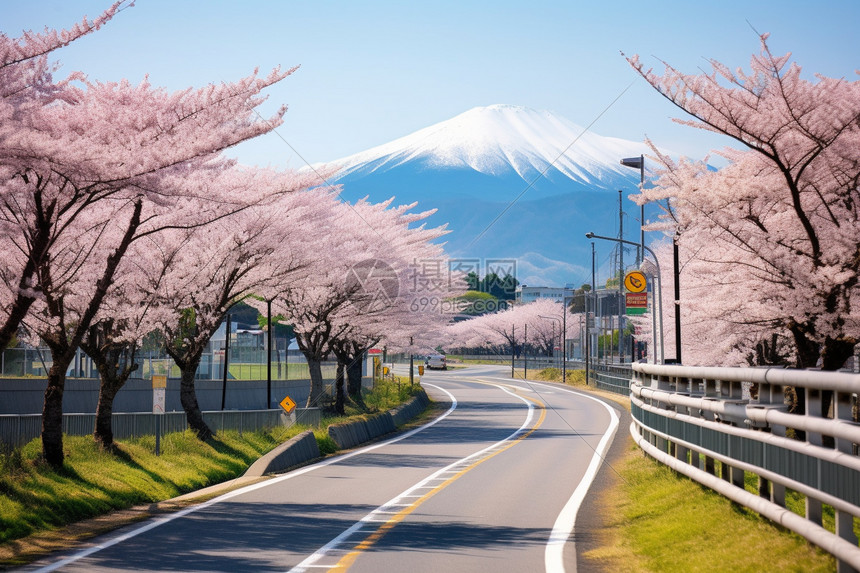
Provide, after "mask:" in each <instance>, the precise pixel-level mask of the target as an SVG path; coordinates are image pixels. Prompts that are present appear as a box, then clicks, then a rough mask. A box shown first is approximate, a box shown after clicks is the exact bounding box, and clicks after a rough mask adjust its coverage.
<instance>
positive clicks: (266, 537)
mask: <svg viewBox="0 0 860 573" xmlns="http://www.w3.org/2000/svg"><path fill="white" fill-rule="evenodd" d="M422 384H423V385H424V387H425V389H426V390H427V391H428V393H429V394H430V395H431V396H432V397H433V398H434V399H435V400H437V401H440V402H443V403H445V404H446V405H447V406H448V407H447V410H446V411H445V412H444V413H443V414H442V415H441V416H440V417H438V418H436V419H434V420H433V421H432V422H430V423H429V424H426V425H424V426H422V427H420V428H417V429H415V430H413V431H410V432H408V433H403V434H399V435H397V436H395V437H394V438H392V439H388V440H385V441H382V442H379V443H376V444H373V445H371V446H368V447H364V448H359V449H356V450H354V451H352V452H349V453H347V454H344V455H339V456H336V457H332V458H328V459H326V460H325V461H323V462H320V463H317V464H313V465H310V466H307V467H305V468H302V469H300V470H296V471H293V472H290V473H287V474H283V475H281V476H278V477H275V478H273V479H270V480H268V481H265V482H262V483H259V484H255V485H253V486H249V487H246V488H243V489H240V490H236V491H234V492H230V493H229V494H226V495H223V496H221V497H219V498H216V499H214V500H211V501H209V502H206V503H204V504H201V505H198V506H194V507H191V508H188V509H186V510H183V511H180V512H178V513H176V514H171V515H169V516H166V517H160V518H156V519H153V520H150V521H148V522H144V523H142V524H137V525H134V526H130V527H127V528H124V529H122V530H118V531H116V532H114V533H112V534H110V535H107V536H104V537H101V538H98V539H97V540H95V541H94V542H93V543H92V544H91V545H90V546H89V547H87V548H86V549H84V550H79V551H77V552H69V553H66V554H62V555H55V556H53V557H52V558H51V559H48V560H45V561H42V562H40V563H38V564H34V566H31V567H29V568H27V570H40V571H54V570H62V571H88V572H89V571H118V570H120V571H121V570H135V571H141V570H153V571H155V570H158V571H295V572H301V571H325V570H337V571H346V570H349V571H354V572H370V571H374V572H375V571H409V572H410V573H418V572H421V571H428V572H429V571H433V572H434V573H435V572H437V571H439V570H450V571H500V572H501V571H541V570H545V571H551V572H560V571H568V572H571V571H575V570H576V546H575V544H574V542H573V539H574V538H575V535H572V532H573V530H574V527H575V520H576V515H577V511H578V509H579V506H580V504H581V503H582V501H583V499H584V498H585V493H586V491H587V489H588V485H589V484H590V483H591V480H592V479H593V478H594V475H595V473H596V471H597V468H598V467H599V466H600V464H601V461H602V459H603V457H604V456H605V452H606V450H607V448H608V447H609V445H610V443H611V442H612V440H613V437H614V436H615V434H616V429H617V427H618V416H617V414H616V413H615V410H614V409H613V408H612V407H610V406H608V405H606V404H604V403H603V402H601V401H599V400H597V399H595V398H593V397H592V396H589V395H587V394H583V393H579V392H574V391H571V390H569V389H567V388H564V387H561V386H560V385H555V384H543V383H536V382H523V381H512V380H510V379H509V378H506V377H505V376H504V370H503V369H499V368H496V367H471V368H468V369H464V370H454V371H448V372H428V373H427V374H425V376H424V377H423V379H422Z"/></svg>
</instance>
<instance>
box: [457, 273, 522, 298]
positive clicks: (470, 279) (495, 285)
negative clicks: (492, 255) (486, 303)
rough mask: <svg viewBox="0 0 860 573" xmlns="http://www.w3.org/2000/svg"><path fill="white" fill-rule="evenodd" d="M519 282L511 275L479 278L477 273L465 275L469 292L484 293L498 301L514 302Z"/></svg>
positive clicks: (490, 275) (493, 275)
mask: <svg viewBox="0 0 860 573" xmlns="http://www.w3.org/2000/svg"><path fill="white" fill-rule="evenodd" d="M519 284H520V281H518V280H517V278H516V277H515V276H513V275H512V274H506V275H503V276H499V275H498V274H497V273H487V274H486V275H484V277H483V278H480V277H479V276H478V274H477V273H475V272H474V271H473V272H470V273H468V274H467V275H466V285H467V287H468V289H469V290H473V291H479V292H485V293H487V294H489V295H491V296H493V297H495V298H496V299H498V300H514V299H515V298H516V291H517V286H519Z"/></svg>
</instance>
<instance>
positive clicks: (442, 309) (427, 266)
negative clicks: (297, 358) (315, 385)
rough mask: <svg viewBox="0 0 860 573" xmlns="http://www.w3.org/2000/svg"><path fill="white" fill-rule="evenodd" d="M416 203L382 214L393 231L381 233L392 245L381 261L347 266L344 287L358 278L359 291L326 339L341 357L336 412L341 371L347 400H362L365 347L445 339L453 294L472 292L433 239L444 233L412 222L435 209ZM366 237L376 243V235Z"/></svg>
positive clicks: (415, 346) (408, 347)
mask: <svg viewBox="0 0 860 573" xmlns="http://www.w3.org/2000/svg"><path fill="white" fill-rule="evenodd" d="M368 206H369V205H368V204H366V203H360V204H359V205H358V206H357V207H359V208H360V209H364V208H367V207H368ZM379 207H380V206H373V208H374V209H378V208H379ZM411 207H412V206H406V207H401V208H400V209H387V210H386V211H385V214H386V215H387V216H388V217H390V218H391V222H390V223H386V224H384V225H383V229H384V231H385V233H386V234H387V235H389V236H384V237H379V238H381V239H383V242H382V245H383V246H387V248H385V250H384V252H383V253H381V256H384V259H373V260H370V261H369V260H367V259H365V260H364V261H362V262H360V263H359V264H358V265H356V266H354V267H352V268H351V269H350V271H349V272H350V274H349V275H348V280H347V284H350V283H360V289H359V290H357V291H354V292H353V293H352V295H351V296H350V298H349V304H347V305H344V306H342V307H340V308H339V309H338V310H337V312H336V313H335V314H334V316H333V322H334V325H335V328H334V329H333V335H332V337H331V340H330V342H329V348H330V349H331V351H332V353H333V354H334V355H335V357H336V358H337V360H338V375H337V377H336V378H335V408H336V409H337V411H338V412H342V411H343V403H344V398H345V396H344V392H343V386H344V374H346V381H347V384H346V385H347V387H348V394H349V397H350V398H351V399H353V400H355V401H359V402H360V401H361V359H362V356H363V355H364V353H365V352H367V350H369V349H370V348H371V347H372V346H374V345H377V344H383V345H385V346H386V347H387V348H389V349H391V350H394V351H400V352H404V353H411V354H415V353H418V352H420V351H421V350H420V349H424V351H425V352H426V351H433V350H435V348H436V347H437V346H439V345H440V344H441V343H442V342H443V341H444V330H445V326H446V325H447V324H448V323H449V322H450V321H451V319H452V317H453V315H454V310H455V308H454V303H455V302H456V297H458V296H460V295H462V294H463V293H464V292H465V291H466V289H467V285H466V280H465V275H463V274H462V273H459V272H456V271H453V270H452V265H451V264H450V263H449V260H448V258H447V256H446V255H445V252H444V249H443V247H442V246H441V245H440V244H438V243H435V242H434V241H435V240H436V239H439V238H441V237H442V236H444V235H445V234H446V233H447V230H446V229H445V228H444V227H436V228H426V227H425V226H423V225H420V226H418V227H414V226H410V225H414V224H415V223H416V222H419V221H422V220H423V219H424V218H426V217H427V216H429V215H430V214H431V213H432V212H433V211H428V212H424V213H416V214H409V213H407V212H406V211H405V209H408V208H411ZM374 220H375V221H380V220H381V219H380V218H379V217H375V218H374ZM369 238H370V239H371V240H374V241H375V240H376V239H375V237H374V236H373V235H371V236H370V237H369ZM374 275H377V276H374ZM350 279H352V280H350Z"/></svg>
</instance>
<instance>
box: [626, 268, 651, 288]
mask: <svg viewBox="0 0 860 573" xmlns="http://www.w3.org/2000/svg"><path fill="white" fill-rule="evenodd" d="M647 284H648V283H647V280H646V279H645V274H644V273H641V272H639V271H630V272H629V273H627V275H625V277H624V288H626V289H627V290H628V291H630V292H642V291H644V290H645V287H646V286H647Z"/></svg>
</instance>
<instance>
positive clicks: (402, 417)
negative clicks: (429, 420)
mask: <svg viewBox="0 0 860 573" xmlns="http://www.w3.org/2000/svg"><path fill="white" fill-rule="evenodd" d="M429 405H430V398H429V397H428V396H427V392H425V391H424V388H421V390H420V391H419V392H418V394H416V395H415V396H413V397H412V398H410V399H409V400H407V401H406V402H404V403H403V404H401V405H399V406H397V407H396V408H394V409H392V410H389V411H388V413H389V414H391V417H392V418H393V419H394V425H395V426H398V427H399V426H402V425H403V424H405V423H406V422H408V421H409V420H411V419H412V418H414V417H415V416H417V415H418V414H420V413H421V412H423V411H424V408H426V407H427V406H429Z"/></svg>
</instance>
